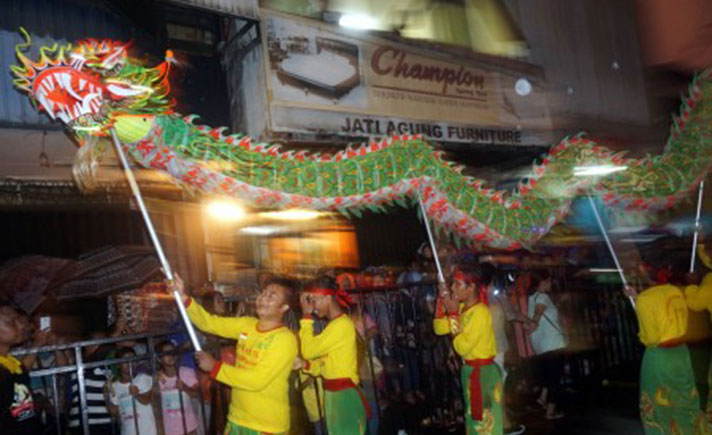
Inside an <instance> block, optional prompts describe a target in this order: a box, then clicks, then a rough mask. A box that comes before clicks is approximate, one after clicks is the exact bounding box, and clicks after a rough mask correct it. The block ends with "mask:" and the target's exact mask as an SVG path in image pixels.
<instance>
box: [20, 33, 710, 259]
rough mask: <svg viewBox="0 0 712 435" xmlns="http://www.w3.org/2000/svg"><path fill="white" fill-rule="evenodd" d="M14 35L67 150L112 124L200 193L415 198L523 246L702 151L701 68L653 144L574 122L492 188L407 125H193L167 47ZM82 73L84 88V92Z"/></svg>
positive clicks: (628, 198) (693, 175) (654, 182)
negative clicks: (297, 130) (629, 151)
mask: <svg viewBox="0 0 712 435" xmlns="http://www.w3.org/2000/svg"><path fill="white" fill-rule="evenodd" d="M27 46H29V38H28V41H27V42H26V43H25V44H21V45H19V46H18V47H17V54H18V57H19V58H20V59H21V62H22V66H15V67H13V72H14V73H15V75H16V76H17V79H16V80H15V83H16V85H17V86H18V87H19V88H20V89H21V90H24V91H25V92H27V93H28V95H29V96H30V97H31V98H32V99H33V100H34V101H36V102H37V103H38V105H39V106H38V107H39V109H40V110H44V111H45V112H47V113H48V114H50V116H52V117H53V118H57V119H59V120H60V121H61V122H63V123H65V124H66V125H67V126H68V127H69V129H70V131H72V132H73V134H75V135H76V136H77V138H78V140H79V142H80V143H81V144H84V145H83V146H82V149H80V153H79V155H80V156H81V155H85V154H87V151H86V150H85V148H89V147H92V146H96V145H93V144H95V143H96V142H97V140H96V139H102V138H105V137H106V135H107V131H108V129H109V128H114V129H115V130H116V132H117V134H118V136H119V138H120V139H121V141H122V143H123V145H124V148H125V150H126V151H127V152H128V153H129V154H130V155H131V156H132V157H133V159H134V160H135V161H136V162H137V163H138V164H139V165H141V166H143V167H146V168H155V169H158V170H161V171H165V172H167V173H169V174H170V175H171V177H172V178H173V179H174V180H176V181H177V182H178V183H180V184H183V185H187V186H190V187H192V188H195V189H198V190H200V191H203V192H207V193H210V194H216V195H228V196H232V197H236V198H239V199H241V200H244V201H247V202H249V203H251V204H253V205H255V206H259V207H265V208H291V207H297V208H310V209H318V210H338V211H341V212H343V213H345V214H349V215H355V216H360V214H361V211H362V210H363V209H370V210H374V211H385V208H384V206H386V205H389V204H392V203H397V204H400V205H406V204H405V200H406V199H408V198H411V199H417V198H420V199H421V200H422V201H423V203H424V206H425V210H426V214H427V217H428V218H430V219H432V220H433V222H434V223H435V224H436V226H437V227H439V228H441V229H444V230H446V231H447V232H450V233H452V234H453V235H455V236H456V237H457V238H459V239H460V240H463V241H466V242H467V243H470V244H473V245H477V246H487V247H491V248H498V249H518V248H530V247H531V246H533V245H534V244H535V243H536V242H537V241H538V240H539V239H540V238H541V237H542V236H543V235H544V234H546V233H547V232H548V231H549V230H550V229H551V228H552V227H553V226H554V225H556V224H557V223H558V222H560V221H561V220H562V219H563V218H564V217H565V216H566V215H567V213H568V211H569V207H570V204H571V202H572V201H573V199H574V198H575V197H576V196H578V195H581V194H584V193H589V194H595V195H597V196H600V197H601V198H602V200H603V201H604V202H605V203H606V204H607V205H609V206H612V207H615V208H616V209H617V210H621V211H623V212H626V213H628V212H644V213H649V212H654V211H659V210H663V209H666V208H669V207H672V206H673V205H675V204H676V203H678V202H679V201H680V200H682V199H684V198H686V197H687V196H688V193H689V191H690V190H691V189H694V188H695V187H696V186H697V183H699V181H700V180H701V179H702V178H703V177H704V176H705V175H706V174H707V172H708V170H709V169H710V164H711V163H712V140H711V139H712V134H711V133H712V132H711V130H710V121H711V120H712V107H711V106H710V104H711V103H710V96H712V77H711V75H710V72H705V73H703V74H701V75H699V76H698V77H696V78H695V79H694V81H693V82H692V84H691V86H690V96H689V97H688V98H687V99H686V100H685V101H684V102H683V105H682V108H681V111H680V115H679V116H678V117H675V119H674V125H673V127H672V131H671V135H670V137H669V139H668V143H667V145H666V147H665V151H664V152H663V153H662V154H661V155H658V156H653V157H647V158H643V159H630V158H626V157H625V156H624V154H623V153H614V152H612V151H611V150H609V149H607V148H606V147H603V146H601V145H599V144H597V143H596V142H594V141H593V140H590V139H587V138H585V137H584V136H582V135H579V136H576V137H573V138H565V139H563V140H562V141H561V142H560V143H558V144H556V145H554V146H553V147H552V148H551V150H550V152H549V153H548V154H547V155H546V156H543V157H542V159H541V161H540V162H538V163H535V164H534V165H533V168H532V176H531V177H529V178H528V179H526V180H522V181H521V182H520V183H519V185H518V188H517V190H516V191H515V192H505V191H498V190H494V189H491V188H489V187H487V185H486V183H485V182H484V181H483V180H481V179H477V178H473V177H469V176H465V175H463V174H462V170H463V168H462V167H460V166H457V165H455V164H453V163H452V162H449V161H446V160H444V159H443V157H442V153H441V152H439V151H437V150H436V149H434V148H433V147H432V146H431V145H430V144H428V143H427V142H426V141H425V140H424V139H423V138H421V137H419V136H408V135H402V136H393V137H389V138H383V139H379V140H374V141H372V142H370V143H368V144H364V145H362V146H360V147H358V148H346V149H344V150H342V151H340V152H338V153H336V154H318V153H316V154H307V153H306V152H294V151H289V152H285V151H282V150H281V149H280V147H279V146H278V145H273V144H269V143H257V142H254V141H252V140H251V139H250V138H249V137H246V136H242V135H239V134H236V135H226V134H225V133H224V131H225V129H223V128H220V129H213V128H210V127H207V126H203V125H199V124H196V123H195V120H196V117H194V116H188V117H183V116H181V115H180V114H177V113H174V112H173V111H172V107H173V104H172V102H171V100H170V98H169V87H168V84H167V83H168V81H167V77H168V72H169V69H170V60H171V56H170V53H169V55H168V56H167V60H166V62H163V63H161V64H160V65H158V66H157V67H154V68H149V67H143V66H141V65H140V64H139V62H138V61H137V60H136V59H134V58H131V57H129V56H128V55H127V52H126V47H125V46H124V45H123V44H121V43H117V42H111V41H85V42H80V43H79V44H77V46H76V47H71V46H70V47H62V48H60V49H57V47H51V48H44V49H42V50H41V53H42V56H41V59H40V60H39V61H38V62H33V61H30V60H29V59H27V58H26V57H25V55H24V54H23V50H24V49H25V48H26V47H27ZM50 76H51V77H55V78H56V80H54V81H52V83H51V84H52V85H53V86H54V89H52V90H56V92H49V91H50V89H47V88H49V86H46V85H47V83H46V82H45V81H43V80H46V77H50ZM67 76H68V78H67ZM86 83H91V84H92V88H89V90H90V91H92V90H93V92H85V89H87V86H88V85H87V84H86ZM82 84H84V86H83V87H82ZM92 94H93V95H92ZM88 95H91V96H88ZM66 106H70V107H71V109H70V110H66V108H65V107H66ZM60 113H61V115H60ZM591 166H609V167H616V168H620V169H625V170H620V171H619V172H615V173H611V174H609V175H606V176H577V172H576V170H577V168H578V169H580V168H582V167H583V168H586V167H591Z"/></svg>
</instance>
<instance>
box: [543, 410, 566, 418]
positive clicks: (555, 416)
mask: <svg viewBox="0 0 712 435" xmlns="http://www.w3.org/2000/svg"><path fill="white" fill-rule="evenodd" d="M564 417H566V414H564V413H563V412H561V411H559V412H554V413H553V414H548V413H547V414H546V419H547V420H560V419H562V418H564Z"/></svg>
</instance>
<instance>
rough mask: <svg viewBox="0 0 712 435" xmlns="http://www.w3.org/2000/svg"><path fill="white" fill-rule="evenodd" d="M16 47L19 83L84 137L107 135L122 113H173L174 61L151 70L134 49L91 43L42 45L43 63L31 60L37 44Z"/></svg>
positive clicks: (40, 105) (28, 41) (108, 42)
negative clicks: (171, 79)
mask: <svg viewBox="0 0 712 435" xmlns="http://www.w3.org/2000/svg"><path fill="white" fill-rule="evenodd" d="M20 32H21V33H22V35H23V36H24V38H25V41H24V42H22V43H20V44H18V45H16V46H15V52H16V53H17V57H18V59H19V60H20V62H21V65H13V66H12V67H11V68H12V72H13V74H14V75H15V77H16V78H15V80H13V83H14V84H15V86H17V87H18V88H19V89H21V90H22V91H24V92H27V94H28V95H29V96H30V98H31V99H32V100H33V101H34V102H35V103H36V104H37V105H38V109H39V110H42V111H44V112H46V113H47V115H49V116H50V118H52V119H53V120H54V119H59V120H60V121H61V122H63V123H64V124H65V125H67V126H68V127H69V128H71V129H73V130H74V132H75V133H77V134H79V135H83V134H90V135H104V134H105V131H106V129H107V128H108V127H110V126H111V125H113V122H114V120H115V119H116V117H117V116H119V115H121V114H131V115H141V114H156V113H166V112H170V111H171V110H172V107H173V101H172V100H171V98H170V96H169V92H170V85H169V83H168V72H169V69H170V64H171V61H172V59H173V55H172V52H170V51H168V52H166V60H165V61H164V62H162V63H161V64H159V65H158V66H156V67H153V68H147V67H144V66H142V65H140V64H139V62H138V61H137V60H136V59H134V58H131V57H129V56H128V55H127V49H128V47H129V45H130V44H127V43H122V42H119V41H112V40H94V39H89V40H86V41H80V42H78V43H77V44H75V45H72V44H67V45H62V46H59V45H58V44H57V43H54V44H53V45H52V46H42V47H40V49H39V53H40V56H39V59H38V60H37V61H33V60H30V59H28V58H27V56H26V55H25V52H27V51H28V50H29V48H30V46H31V39H30V36H29V34H28V33H27V31H25V29H22V28H21V29H20Z"/></svg>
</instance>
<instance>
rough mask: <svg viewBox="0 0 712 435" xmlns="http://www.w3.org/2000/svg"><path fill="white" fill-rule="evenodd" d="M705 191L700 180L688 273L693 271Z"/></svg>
mask: <svg viewBox="0 0 712 435" xmlns="http://www.w3.org/2000/svg"><path fill="white" fill-rule="evenodd" d="M704 191H705V180H700V189H699V191H698V193H697V214H696V215H695V235H694V236H692V255H691V256H690V273H693V272H694V271H695V255H696V254H697V238H698V237H699V234H700V214H701V213H702V193H704Z"/></svg>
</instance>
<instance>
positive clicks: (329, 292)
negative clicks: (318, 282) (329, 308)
mask: <svg viewBox="0 0 712 435" xmlns="http://www.w3.org/2000/svg"><path fill="white" fill-rule="evenodd" d="M305 292H306V293H309V294H312V295H324V296H335V295H336V290H334V289H330V288H310V289H309V290H305Z"/></svg>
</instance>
